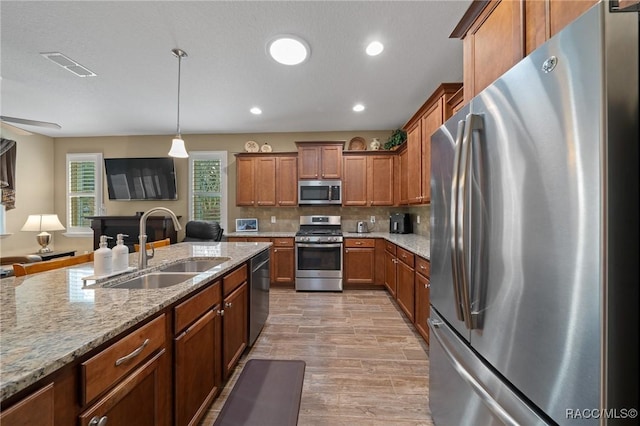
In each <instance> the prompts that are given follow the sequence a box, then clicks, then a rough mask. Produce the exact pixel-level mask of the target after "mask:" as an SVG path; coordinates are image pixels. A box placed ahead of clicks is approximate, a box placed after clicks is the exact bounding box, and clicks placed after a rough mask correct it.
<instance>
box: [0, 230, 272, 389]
mask: <svg viewBox="0 0 640 426" xmlns="http://www.w3.org/2000/svg"><path fill="white" fill-rule="evenodd" d="M269 246H271V243H248V242H244V243H243V242H239V243H225V242H222V243H180V244H173V245H171V246H168V247H162V248H158V249H156V251H155V257H154V258H153V259H150V260H149V268H148V270H154V269H158V268H159V267H161V266H164V265H166V264H169V263H173V262H176V261H178V260H180V259H185V258H192V257H229V258H230V260H228V261H226V262H224V263H222V264H220V265H218V266H216V267H215V268H212V269H210V270H209V271H207V272H203V273H201V274H199V275H197V276H195V277H194V278H192V279H190V280H188V281H185V282H184V283H181V284H177V285H174V286H171V287H167V288H163V289H152V290H143V289H140V290H137V289H136V290H129V289H117V288H101V287H100V286H99V285H91V284H92V283H95V282H94V281H87V284H88V285H87V286H86V287H85V286H84V284H85V281H83V280H82V278H83V277H87V276H92V275H93V263H85V264H82V265H78V266H75V267H69V268H64V269H58V270H54V271H49V272H42V273H38V274H33V275H27V276H24V277H13V278H3V279H2V280H1V281H0V401H3V400H5V399H7V398H8V397H10V396H12V395H14V394H15V393H16V392H18V391H20V390H22V389H24V388H25V387H27V386H29V385H30V384H32V383H35V382H36V381H38V380H39V379H41V378H42V377H44V376H47V375H49V374H50V373H53V372H54V371H56V370H58V369H59V368H61V367H63V366H64V365H66V364H69V363H71V362H73V361H74V360H75V359H77V358H79V357H80V356H82V355H84V354H86V353H87V352H89V351H90V350H92V349H94V348H96V347H98V346H99V345H101V344H102V343H104V342H106V341H108V340H109V339H111V338H112V337H114V336H116V335H118V334H120V333H122V332H124V331H126V330H127V329H129V328H131V327H132V326H134V325H135V324H137V323H139V322H140V321H143V320H144V319H145V318H148V317H150V316H152V315H153V314H155V313H156V312H159V311H160V310H162V309H164V308H166V307H167V306H169V305H171V304H173V303H175V302H176V301H178V300H179V299H181V298H183V297H185V296H187V295H188V294H190V293H191V292H193V291H194V290H196V289H198V288H199V287H202V286H204V285H205V284H207V283H208V282H210V281H211V280H212V279H214V278H216V277H218V276H222V275H224V274H225V273H227V272H229V271H230V270H231V269H233V268H234V267H236V266H238V265H240V264H241V263H243V262H245V261H247V260H249V259H250V258H251V257H253V256H254V255H256V254H257V253H259V252H261V251H263V250H265V249H267V248H268V247H269ZM137 259H138V254H137V253H131V254H130V255H129V264H130V265H132V266H133V265H136V263H137ZM136 274H137V275H139V274H140V273H137V272H133V273H132V274H131V275H136ZM117 279H118V278H114V280H117ZM121 279H122V278H121ZM109 281H111V280H109Z"/></svg>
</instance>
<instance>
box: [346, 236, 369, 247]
mask: <svg viewBox="0 0 640 426" xmlns="http://www.w3.org/2000/svg"><path fill="white" fill-rule="evenodd" d="M344 246H345V247H352V248H359V247H375V246H376V240H374V239H373V238H347V239H345V240H344Z"/></svg>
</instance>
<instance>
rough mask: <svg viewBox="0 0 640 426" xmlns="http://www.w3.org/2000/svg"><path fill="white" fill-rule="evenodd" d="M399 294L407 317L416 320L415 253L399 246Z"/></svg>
mask: <svg viewBox="0 0 640 426" xmlns="http://www.w3.org/2000/svg"><path fill="white" fill-rule="evenodd" d="M397 259H398V263H397V265H398V270H397V280H398V281H397V296H396V300H397V302H398V306H400V309H402V310H403V311H404V313H405V314H406V315H407V318H409V319H410V320H411V322H414V317H415V281H414V276H413V275H414V269H413V266H414V255H413V253H410V252H408V251H407V250H404V249H403V248H400V247H398V249H397Z"/></svg>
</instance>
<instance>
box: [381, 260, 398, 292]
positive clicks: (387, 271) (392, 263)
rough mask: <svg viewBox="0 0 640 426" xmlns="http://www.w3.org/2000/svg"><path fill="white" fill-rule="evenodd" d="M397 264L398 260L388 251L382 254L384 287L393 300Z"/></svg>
mask: <svg viewBox="0 0 640 426" xmlns="http://www.w3.org/2000/svg"><path fill="white" fill-rule="evenodd" d="M397 263H398V259H397V258H396V256H395V255H394V254H392V253H389V252H388V251H385V252H384V286H385V287H386V288H387V291H388V292H389V294H390V295H391V296H392V297H393V298H394V299H395V298H396V294H397V292H396V290H397V288H396V283H397V276H396V265H397Z"/></svg>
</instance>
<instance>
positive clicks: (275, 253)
mask: <svg viewBox="0 0 640 426" xmlns="http://www.w3.org/2000/svg"><path fill="white" fill-rule="evenodd" d="M272 242H273V246H271V253H270V255H271V259H270V263H271V282H272V283H276V284H281V285H291V286H293V284H294V283H295V274H296V271H295V247H294V241H293V238H273V239H272Z"/></svg>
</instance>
